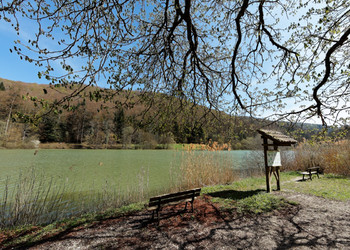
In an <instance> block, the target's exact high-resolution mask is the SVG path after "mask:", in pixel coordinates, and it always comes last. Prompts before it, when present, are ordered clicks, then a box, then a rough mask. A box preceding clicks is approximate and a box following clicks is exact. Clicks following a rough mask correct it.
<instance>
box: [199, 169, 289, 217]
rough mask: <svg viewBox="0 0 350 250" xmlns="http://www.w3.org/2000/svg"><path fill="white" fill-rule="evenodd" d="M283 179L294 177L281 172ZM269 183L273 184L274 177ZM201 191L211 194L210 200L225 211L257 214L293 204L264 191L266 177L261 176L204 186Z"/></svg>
mask: <svg viewBox="0 0 350 250" xmlns="http://www.w3.org/2000/svg"><path fill="white" fill-rule="evenodd" d="M281 178H282V179H283V181H290V180H292V179H293V178H295V174H294V173H282V174H281ZM271 185H272V186H273V185H275V181H274V179H272V181H271ZM202 193H205V194H208V195H210V196H212V197H213V198H212V202H215V203H219V204H220V207H221V209H223V210H225V211H229V212H230V211H237V212H238V213H253V214H259V213H264V212H269V211H272V210H275V209H278V208H282V207H284V206H286V205H288V204H295V203H293V202H289V201H287V200H285V199H283V198H280V197H277V196H275V195H273V194H271V193H266V179H265V176H263V177H255V178H247V179H243V180H240V181H237V182H234V183H232V184H230V185H217V186H212V187H205V188H203V189H202Z"/></svg>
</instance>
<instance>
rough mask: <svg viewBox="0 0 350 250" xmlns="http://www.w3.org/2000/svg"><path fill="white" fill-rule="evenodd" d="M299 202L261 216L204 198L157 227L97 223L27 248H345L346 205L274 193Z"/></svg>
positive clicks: (133, 219) (168, 214)
mask: <svg viewBox="0 0 350 250" xmlns="http://www.w3.org/2000/svg"><path fill="white" fill-rule="evenodd" d="M274 194H275V195H279V196H283V197H285V198H287V199H288V200H292V201H296V202H298V203H299V205H297V206H289V207H286V208H284V209H282V210H279V211H274V212H272V213H269V214H264V215H250V216H247V215H246V216H242V215H238V214H227V213H223V212H221V211H220V210H219V209H218V208H217V207H216V205H214V204H212V203H210V202H209V201H208V199H206V198H205V197H204V198H201V199H197V200H196V202H195V205H194V206H195V212H194V213H189V212H187V213H177V212H176V211H179V209H181V206H183V204H180V205H178V206H175V207H168V208H165V209H164V210H163V211H162V219H161V221H160V225H159V226H158V225H157V223H156V222H150V221H149V219H150V214H149V213H148V212H147V211H142V212H139V213H137V214H134V215H131V216H127V217H122V218H116V219H109V220H106V221H101V222H100V223H98V224H95V225H93V226H91V227H89V228H84V229H79V230H76V231H69V232H65V233H62V234H60V235H59V236H56V237H55V238H52V239H48V240H46V241H45V242H40V243H38V245H36V246H34V247H32V248H31V249H95V248H98V249H157V248H161V249H243V248H249V249H286V248H287V249H350V202H339V201H331V200H326V199H323V198H319V197H315V196H311V195H305V194H299V193H293V192H275V193H274Z"/></svg>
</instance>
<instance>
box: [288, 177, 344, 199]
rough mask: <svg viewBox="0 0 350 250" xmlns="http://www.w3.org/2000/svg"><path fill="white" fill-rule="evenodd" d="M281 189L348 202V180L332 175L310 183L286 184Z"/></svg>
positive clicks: (314, 179) (308, 181) (315, 179)
mask: <svg viewBox="0 0 350 250" xmlns="http://www.w3.org/2000/svg"><path fill="white" fill-rule="evenodd" d="M299 176H300V175H299ZM300 179H301V178H300ZM282 188H283V189H289V190H293V191H296V192H300V193H305V194H311V195H315V196H319V197H323V198H326V199H332V200H339V201H349V200H350V178H349V177H345V176H339V175H334V174H325V175H324V176H321V178H320V179H318V178H317V177H316V178H312V181H311V180H306V181H297V182H287V183H285V184H283V186H282Z"/></svg>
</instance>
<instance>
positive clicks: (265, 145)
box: [263, 137, 271, 193]
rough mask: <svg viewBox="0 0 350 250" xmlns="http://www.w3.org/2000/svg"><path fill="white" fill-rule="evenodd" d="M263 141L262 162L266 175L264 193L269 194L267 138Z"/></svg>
mask: <svg viewBox="0 0 350 250" xmlns="http://www.w3.org/2000/svg"><path fill="white" fill-rule="evenodd" d="M263 139H264V160H265V175H266V192H267V193H270V192H271V188H270V179H271V178H270V168H269V166H268V162H267V150H269V146H268V143H267V138H266V137H263Z"/></svg>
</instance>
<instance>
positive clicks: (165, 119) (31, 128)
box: [0, 78, 258, 148]
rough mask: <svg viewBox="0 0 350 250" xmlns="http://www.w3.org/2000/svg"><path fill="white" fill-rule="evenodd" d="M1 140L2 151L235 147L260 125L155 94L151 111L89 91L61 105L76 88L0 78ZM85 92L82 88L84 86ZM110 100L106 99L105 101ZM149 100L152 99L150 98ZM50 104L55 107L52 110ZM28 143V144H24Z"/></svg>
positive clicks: (133, 100)
mask: <svg viewBox="0 0 350 250" xmlns="http://www.w3.org/2000/svg"><path fill="white" fill-rule="evenodd" d="M1 83H3V84H2V85H3V88H4V89H3V90H0V102H1V103H0V104H1V105H0V138H1V143H2V146H3V147H27V146H30V145H29V144H30V143H29V142H30V141H33V140H40V141H41V142H42V143H46V142H50V143H52V142H64V143H74V144H84V145H85V146H89V147H101V145H103V147H109V148H113V147H116V145H119V146H120V145H122V146H124V147H127V145H130V144H138V145H141V147H143V148H155V147H157V146H158V145H159V144H163V145H168V144H172V143H175V142H176V143H206V142H208V141H209V140H211V141H219V142H220V143H231V144H233V143H232V142H234V141H235V142H239V143H238V144H236V143H234V144H233V145H237V148H244V147H246V146H245V145H243V144H244V143H243V144H242V141H243V140H246V139H247V138H249V137H254V135H255V129H256V128H257V127H258V122H257V121H255V120H252V119H248V118H239V117H230V116H228V115H226V114H224V113H220V112H211V111H209V110H208V109H206V108H204V107H202V106H192V105H190V104H189V103H185V102H180V101H179V100H177V99H176V98H166V97H164V96H162V95H161V94H157V95H153V96H152V98H153V100H155V101H154V102H153V103H152V106H151V108H146V107H148V106H147V105H148V104H149V103H144V102H142V101H144V99H147V98H149V97H147V96H146V98H144V99H141V98H140V97H139V96H140V94H139V93H136V92H121V93H119V94H118V95H115V96H113V97H112V98H110V96H111V94H114V93H113V92H112V90H105V89H100V88H96V87H87V88H86V89H84V91H83V92H82V93H80V94H79V95H76V96H73V97H72V98H70V99H66V100H65V101H63V98H64V97H66V96H67V95H69V94H71V93H74V91H75V90H76V89H77V88H78V87H77V86H73V87H70V88H64V87H54V86H50V85H44V84H40V85H39V84H36V83H24V82H18V81H11V80H7V79H3V78H0V84H1ZM84 87H85V86H84ZM107 97H108V98H107ZM149 99H150V98H149ZM53 103H59V104H60V105H58V106H57V107H55V108H53V109H52V108H51V105H52V104H53ZM28 143H29V144H28Z"/></svg>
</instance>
